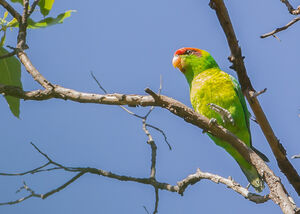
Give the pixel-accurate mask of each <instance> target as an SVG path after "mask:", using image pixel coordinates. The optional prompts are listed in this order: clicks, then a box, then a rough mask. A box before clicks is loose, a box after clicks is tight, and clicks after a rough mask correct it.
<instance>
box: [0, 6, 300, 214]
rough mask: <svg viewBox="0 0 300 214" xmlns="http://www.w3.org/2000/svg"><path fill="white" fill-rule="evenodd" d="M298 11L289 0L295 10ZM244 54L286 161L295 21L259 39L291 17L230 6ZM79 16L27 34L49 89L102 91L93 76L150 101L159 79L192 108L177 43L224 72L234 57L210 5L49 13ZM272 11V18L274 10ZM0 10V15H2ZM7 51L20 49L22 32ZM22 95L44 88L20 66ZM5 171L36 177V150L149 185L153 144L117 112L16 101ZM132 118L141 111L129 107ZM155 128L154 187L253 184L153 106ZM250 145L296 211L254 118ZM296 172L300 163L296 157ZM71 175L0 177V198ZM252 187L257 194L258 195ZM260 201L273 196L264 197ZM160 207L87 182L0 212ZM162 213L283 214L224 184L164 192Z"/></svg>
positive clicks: (294, 126) (150, 197)
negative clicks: (177, 63) (148, 93)
mask: <svg viewBox="0 0 300 214" xmlns="http://www.w3.org/2000/svg"><path fill="white" fill-rule="evenodd" d="M291 3H294V2H291ZM226 4H227V7H228V9H229V13H230V16H231V19H232V22H233V25H234V27H235V30H236V34H237V37H238V39H239V42H240V45H241V47H242V51H243V55H244V56H245V57H246V58H245V63H246V68H247V71H248V74H249V76H250V78H251V81H252V83H253V85H254V87H255V89H257V90H261V89H263V88H267V89H268V90H267V92H266V93H265V94H263V95H261V96H260V97H259V99H260V101H261V104H262V106H263V109H264V111H265V113H266V115H267V117H268V119H269V121H270V123H271V125H272V127H273V129H274V131H275V133H276V136H277V137H278V138H279V139H280V142H281V143H282V144H283V145H284V146H285V148H286V150H287V153H288V156H289V157H290V156H291V155H294V154H298V153H300V145H299V141H298V139H299V138H300V132H299V131H298V127H299V125H300V118H299V117H298V114H299V106H300V99H299V98H300V95H299V94H300V93H299V92H300V84H299V78H300V72H299V68H298V67H299V66H298V62H299V48H300V44H299V41H298V36H297V35H299V33H300V28H299V24H295V25H294V26H292V27H291V28H290V29H288V30H287V31H285V32H282V33H279V34H278V35H277V36H278V37H279V38H280V39H281V42H279V41H278V40H276V39H275V38H272V37H270V38H267V39H260V38H259V36H260V35H261V34H263V33H266V32H269V31H271V30H273V29H274V28H275V27H279V26H282V25H285V24H286V23H287V22H289V21H290V20H291V19H292V18H293V17H292V16H291V15H289V13H288V11H287V9H286V8H285V6H284V5H283V4H282V3H281V2H280V1H271V0H266V1H263V2H261V1H243V2H241V1H238V0H233V1H226ZM68 9H74V10H77V12H76V13H74V14H73V15H72V17H71V18H69V19H67V20H65V23H64V24H61V25H56V26H53V27H49V28H47V29H42V30H29V32H28V45H29V47H30V49H29V50H28V51H27V53H28V55H29V56H30V58H31V60H32V62H33V64H34V65H35V66H36V67H37V69H38V70H39V71H40V72H41V73H42V74H43V75H44V76H45V77H46V78H47V79H48V80H49V81H51V82H52V83H55V84H59V85H62V86H64V87H68V88H73V89H76V90H79V91H85V92H98V93H102V92H101V91H100V90H99V88H98V87H97V84H96V83H95V82H94V81H93V79H92V78H91V76H90V71H93V72H94V74H95V76H96V77H97V78H98V80H99V81H100V82H101V83H102V85H103V86H104V87H105V88H106V90H107V91H109V92H111V93H129V94H145V92H144V89H145V88H146V87H150V88H151V89H153V90H157V89H158V87H159V79H160V75H162V77H163V91H162V93H163V94H164V95H167V96H170V97H173V98H175V99H177V100H179V101H181V102H183V103H184V104H186V105H188V106H191V105H190V101H189V91H188V85H187V83H186V80H185V78H184V76H183V75H182V74H181V73H180V72H179V71H178V70H176V69H174V68H173V66H172V64H171V60H172V55H173V53H174V51H175V50H177V49H178V48H181V47H186V46H187V47H197V48H200V49H205V50H207V51H209V52H210V53H211V54H212V55H213V56H214V58H215V59H216V61H217V62H218V64H219V66H220V67H221V68H222V69H223V70H224V71H226V72H228V73H230V74H232V75H234V76H235V74H234V72H233V71H232V70H231V69H229V66H230V63H229V62H228V60H227V57H228V56H229V54H230V51H229V48H228V45H227V42H226V39H225V36H224V33H223V31H222V29H221V27H220V25H219V23H218V20H217V18H216V15H215V13H214V11H213V10H211V9H210V8H209V7H208V1H196V0H186V1H184V2H183V1H179V0H173V1H171V0H164V1H159V0H153V1H140V0H131V1H121V0H111V1H93V2H91V1H89V2H87V1H74V0H73V1H72V0H64V1H56V2H55V4H54V9H53V11H51V13H50V15H52V16H56V15H57V14H59V13H60V12H62V11H65V10H68ZM269 11H272V12H271V13H270V12H269ZM0 12H1V14H3V12H4V10H3V9H2V8H1V9H0ZM6 44H7V45H11V46H14V45H15V44H16V31H13V32H10V33H9V34H8V38H7V43H6ZM22 82H23V86H24V89H25V90H32V89H39V88H40V86H39V85H38V84H37V83H36V82H34V81H33V79H32V78H31V76H29V75H28V74H27V73H26V71H25V70H24V68H23V71H22ZM0 109H1V112H2V113H1V118H2V121H3V122H2V123H0V130H2V132H1V136H0V139H1V144H0V168H1V171H5V172H19V171H25V170H29V169H32V168H34V167H37V166H39V165H41V164H42V163H44V162H45V161H46V160H45V159H44V158H43V157H41V155H40V154H38V153H37V152H36V151H34V149H33V148H32V147H31V145H30V142H34V143H35V144H36V145H37V146H38V147H39V148H40V149H42V150H43V151H44V152H46V153H47V154H48V155H49V156H50V157H51V158H53V159H54V160H55V161H57V162H59V163H62V164H64V165H67V166H83V167H84V166H91V167H96V168H101V169H104V170H108V171H112V172H115V173H119V174H125V175H132V176H137V177H146V176H149V173H150V148H149V146H148V145H147V144H146V140H147V138H146V136H145V134H144V132H143V130H142V124H141V121H140V120H138V119H137V118H134V117H132V116H130V115H128V114H127V113H126V112H124V111H123V110H122V109H120V108H119V107H118V106H105V105H96V104H80V103H74V102H71V101H62V100H54V99H53V100H49V101H43V102H38V101H21V119H16V118H14V117H13V115H12V114H11V113H10V112H9V110H8V107H7V104H6V103H5V101H4V99H0ZM131 110H132V111H135V112H137V113H142V112H146V110H147V109H146V108H142V107H139V108H131ZM149 122H150V123H151V124H153V125H155V126H158V127H159V128H161V129H163V130H164V131H165V133H166V134H167V136H168V139H169V142H170V143H171V145H172V147H173V150H172V151H169V150H168V147H167V145H166V144H165V143H164V141H163V137H162V136H161V135H160V134H159V133H157V132H155V131H154V130H151V133H152V135H153V137H154V139H155V140H156V143H157V145H158V151H157V152H158V154H157V179H158V180H159V181H162V182H168V183H171V184H176V182H177V181H179V180H181V179H183V178H185V177H186V176H187V175H189V174H191V173H194V172H195V171H196V169H197V168H200V169H201V170H202V171H207V172H211V173H216V174H219V175H221V176H223V177H228V176H232V177H233V178H234V179H235V180H236V181H237V182H239V183H241V184H242V185H244V186H245V185H247V180H246V178H245V176H244V175H243V173H242V172H241V170H240V168H239V167H238V165H237V164H236V163H235V161H234V160H233V159H232V158H231V157H230V156H229V155H228V154H227V153H226V152H225V151H224V150H223V149H222V148H220V147H217V146H216V145H215V144H214V143H212V142H211V140H210V139H209V138H208V137H207V136H206V135H204V134H202V131H201V130H200V129H199V128H197V127H194V126H192V125H190V124H187V123H185V122H184V121H183V120H182V119H181V118H178V117H176V116H174V115H172V114H170V113H169V112H168V111H166V110H164V109H159V108H156V109H155V110H154V111H153V113H152V115H151V116H150V118H149ZM251 130H252V137H253V144H254V145H255V147H257V148H258V149H259V150H261V151H262V152H264V153H265V154H266V155H267V156H268V157H269V159H270V161H271V162H270V163H269V166H270V168H271V169H272V170H274V172H275V173H276V174H277V175H278V176H280V177H281V178H282V181H283V183H284V184H285V187H286V188H287V190H288V192H289V193H290V194H291V195H292V196H293V198H294V199H295V200H296V202H297V203H298V205H299V204H300V200H299V198H298V197H297V195H296V193H295V191H294V190H293V189H292V188H291V187H290V185H289V184H288V182H287V180H286V179H285V178H284V177H283V175H282V173H281V172H279V170H278V167H277V164H276V161H275V159H274V157H273V155H272V154H271V150H270V148H269V146H268V144H267V141H266V140H265V138H264V136H263V134H262V132H261V130H260V129H259V127H258V125H256V124H255V123H253V122H251ZM291 161H292V163H293V164H294V166H295V168H297V169H300V161H299V160H291ZM72 176H73V174H70V173H66V172H58V171H57V172H51V173H41V174H36V175H28V176H24V177H0V189H1V194H0V202H3V201H8V200H15V199H17V198H19V197H22V196H23V195H24V193H23V192H21V193H18V194H16V193H15V191H16V190H17V189H18V188H19V187H20V186H21V185H22V181H26V182H27V184H28V185H29V186H30V187H32V188H33V189H34V190H36V192H37V193H45V192H47V191H49V190H51V189H53V188H55V187H57V186H58V185H61V184H62V183H64V182H65V181H67V180H68V179H70V178H71V177H72ZM251 190H252V191H254V190H253V189H251ZM263 193H265V194H266V193H268V190H265V191H264V192H263ZM143 206H146V207H147V209H148V210H149V211H152V210H153V207H154V191H153V188H152V187H151V186H145V185H141V184H137V183H131V182H120V181H116V180H111V179H107V178H104V177H99V176H95V175H85V176H83V177H82V178H80V179H79V180H78V181H76V182H75V183H73V184H72V185H70V186H69V187H68V188H66V189H64V190H62V191H61V192H59V193H57V194H55V195H53V196H51V197H49V198H47V199H46V200H41V199H37V198H33V199H29V200H27V201H25V202H22V203H20V204H17V205H13V206H2V207H0V211H1V213H12V214H15V213H41V212H43V213H44V214H48V213H49V214H50V213H73V214H77V213H146V212H145V210H144V208H143ZM159 213H176V214H177V213H178V214H180V213H190V214H193V213H195V214H196V213H245V214H247V213H281V211H280V209H279V207H278V206H276V205H275V204H274V203H273V202H267V203H264V204H260V205H256V204H254V203H252V202H249V201H248V200H245V199H244V198H243V197H242V196H240V195H238V194H237V193H235V192H233V191H232V190H229V189H227V188H226V187H225V186H223V185H221V184H218V185H217V184H214V183H212V182H211V181H201V182H199V183H197V184H196V185H194V186H192V187H190V188H188V189H187V190H186V192H185V194H184V196H183V197H182V196H180V195H178V194H176V193H170V192H166V191H160V201H159Z"/></svg>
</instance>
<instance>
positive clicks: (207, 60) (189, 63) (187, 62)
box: [172, 48, 218, 73]
mask: <svg viewBox="0 0 300 214" xmlns="http://www.w3.org/2000/svg"><path fill="white" fill-rule="evenodd" d="M172 63H173V66H174V67H175V68H179V70H181V72H183V73H185V71H186V70H187V69H188V68H189V67H190V68H192V69H202V68H205V69H208V68H210V67H211V68H212V67H216V66H218V65H217V63H216V62H215V60H214V59H213V58H212V56H211V55H210V54H209V53H208V52H207V51H205V50H200V49H198V48H180V49H178V50H177V51H175V53H174V57H173V60H172Z"/></svg>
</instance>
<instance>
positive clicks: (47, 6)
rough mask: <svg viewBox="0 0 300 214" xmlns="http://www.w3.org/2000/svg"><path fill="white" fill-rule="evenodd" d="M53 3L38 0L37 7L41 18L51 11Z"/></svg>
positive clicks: (51, 1) (51, 0)
mask: <svg viewBox="0 0 300 214" xmlns="http://www.w3.org/2000/svg"><path fill="white" fill-rule="evenodd" d="M53 3H54V0H40V2H39V4H38V5H39V7H40V10H41V14H43V16H47V15H48V14H49V12H50V10H51V9H52V5H53Z"/></svg>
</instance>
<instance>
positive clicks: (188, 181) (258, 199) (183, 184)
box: [177, 169, 270, 204]
mask: <svg viewBox="0 0 300 214" xmlns="http://www.w3.org/2000/svg"><path fill="white" fill-rule="evenodd" d="M202 179H207V180H211V181H213V182H215V183H216V184H219V183H222V184H225V185H226V186H227V187H228V188H230V189H232V190H234V191H235V192H237V193H239V194H241V195H242V196H244V197H245V198H246V199H248V200H249V201H252V202H255V203H257V204H259V203H264V202H266V201H268V200H269V199H270V198H269V196H268V195H266V196H260V195H257V194H254V193H250V192H249V191H248V189H247V188H244V187H242V186H241V185H240V184H238V183H237V182H235V181H234V180H233V179H231V178H228V179H227V178H223V177H221V176H219V175H215V174H212V173H208V172H202V171H201V170H200V169H197V172H196V173H195V174H191V175H189V176H188V177H186V178H185V179H183V180H182V181H179V182H177V186H178V187H179V190H178V193H179V194H183V192H184V191H185V189H186V188H187V187H188V186H189V185H193V184H195V183H197V182H199V181H201V180H202Z"/></svg>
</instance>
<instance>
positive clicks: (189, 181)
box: [0, 143, 269, 213]
mask: <svg viewBox="0 0 300 214" xmlns="http://www.w3.org/2000/svg"><path fill="white" fill-rule="evenodd" d="M32 145H33V146H34V148H35V149H36V150H37V151H38V152H39V153H40V154H41V155H43V156H44V157H45V158H46V159H47V160H48V163H49V164H50V163H51V164H53V165H56V166H60V167H55V169H63V170H65V171H68V172H77V174H76V175H75V176H74V177H72V178H71V179H70V180H69V181H67V182H66V183H64V184H63V185H61V186H59V187H57V188H55V189H53V190H51V191H49V192H47V193H45V194H37V193H36V192H35V191H34V190H32V189H31V188H30V187H28V185H27V184H26V183H24V184H23V186H22V187H21V188H20V189H19V190H18V191H20V190H22V189H25V190H26V191H28V192H29V193H30V194H29V195H28V196H26V197H23V198H20V199H18V200H15V201H10V202H4V203H0V205H11V204H16V203H20V202H22V201H25V200H27V199H29V198H31V197H38V198H41V199H46V198H47V197H49V196H51V195H53V194H55V193H57V192H59V191H60V190H63V189H64V188H66V187H67V186H68V185H70V184H71V183H73V182H74V181H76V180H77V179H78V178H80V177H81V176H82V175H84V174H87V173H90V174H96V175H101V176H104V177H109V178H112V179H116V180H120V181H132V182H137V183H141V184H146V185H151V186H153V187H154V189H155V209H154V212H153V213H157V208H158V201H159V198H158V191H159V189H160V190H166V191H170V192H177V193H179V194H180V195H183V193H184V191H185V190H186V188H187V187H188V186H189V185H193V184H195V183H197V182H199V181H201V180H202V179H207V180H211V181H213V182H215V183H217V184H218V183H222V184H224V185H226V186H227V187H228V188H230V189H232V190H234V191H235V192H237V193H238V194H240V195H242V196H243V197H245V198H246V199H248V200H249V201H252V202H254V203H264V202H266V201H268V200H269V196H268V195H266V196H260V195H257V194H254V193H250V192H249V191H248V189H247V188H244V187H242V186H241V185H240V184H238V183H236V182H235V181H234V180H233V179H226V178H223V177H221V176H219V175H215V174H212V173H207V172H202V171H200V169H197V172H196V173H195V174H191V175H189V176H187V177H186V178H185V179H183V180H181V181H179V182H177V185H174V186H173V185H171V184H168V183H162V182H159V181H156V180H155V179H153V178H152V177H151V176H150V177H149V178H136V177H131V176H125V175H118V174H115V173H112V172H109V171H105V170H102V169H96V168H90V167H67V166H63V165H62V164H59V163H57V162H55V161H53V160H52V159H51V158H50V157H49V156H48V155H47V154H45V153H44V152H42V151H41V150H40V149H39V148H38V147H37V146H36V145H34V144H33V143H32ZM47 165H48V164H47ZM47 165H46V164H45V165H44V167H46V166H47ZM50 169H51V168H50ZM46 170H47V169H45V171H46ZM30 172H31V173H38V172H42V170H41V167H38V168H36V169H34V170H30ZM1 174H2V175H4V174H5V175H25V174H28V172H21V173H1Z"/></svg>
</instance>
